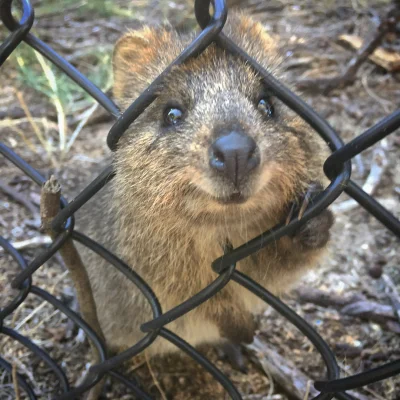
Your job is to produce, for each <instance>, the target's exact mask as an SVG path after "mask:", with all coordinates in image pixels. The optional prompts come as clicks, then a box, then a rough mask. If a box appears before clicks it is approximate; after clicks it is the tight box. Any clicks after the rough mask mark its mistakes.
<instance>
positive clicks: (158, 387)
mask: <svg viewBox="0 0 400 400" xmlns="http://www.w3.org/2000/svg"><path fill="white" fill-rule="evenodd" d="M144 357H145V359H146V364H147V368H148V370H149V372H150V375H151V377H152V379H153V382H154V384H155V385H156V388H157V389H158V391H159V392H160V395H161V398H162V399H163V400H167V396H166V395H165V393H164V390H163V388H162V387H161V385H160V382H159V381H158V379H157V377H156V375H155V374H154V371H153V368H151V365H150V361H149V356H148V354H147V351H146V350H145V351H144Z"/></svg>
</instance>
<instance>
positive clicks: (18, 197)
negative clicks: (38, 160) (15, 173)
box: [0, 180, 38, 218]
mask: <svg viewBox="0 0 400 400" xmlns="http://www.w3.org/2000/svg"><path fill="white" fill-rule="evenodd" d="M0 190H1V191H2V192H4V193H5V194H7V195H8V196H10V197H12V198H13V199H14V200H15V201H17V202H18V203H20V204H22V205H23V206H24V207H25V208H26V209H27V210H28V211H30V212H31V214H32V216H33V217H34V218H36V217H38V210H37V208H36V207H35V206H34V205H33V204H32V203H31V202H30V201H29V200H28V198H27V197H25V196H24V195H23V194H21V193H19V192H18V191H17V190H15V189H14V188H12V187H11V186H9V185H7V184H6V183H5V182H4V181H3V180H0Z"/></svg>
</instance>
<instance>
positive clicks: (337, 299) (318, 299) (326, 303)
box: [295, 288, 366, 308]
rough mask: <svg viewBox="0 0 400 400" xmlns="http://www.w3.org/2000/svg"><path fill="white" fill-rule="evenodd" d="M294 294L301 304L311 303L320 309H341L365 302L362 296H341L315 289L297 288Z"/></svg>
mask: <svg viewBox="0 0 400 400" xmlns="http://www.w3.org/2000/svg"><path fill="white" fill-rule="evenodd" d="M295 293H296V295H297V297H298V299H299V301H300V302H301V303H312V304H315V305H317V306H321V307H334V308H342V307H344V306H346V305H348V304H351V303H355V302H357V301H364V300H366V297H365V296H363V295H362V294H354V295H351V296H343V295H338V294H335V293H329V292H324V291H323V290H319V289H315V288H297V289H296V291H295Z"/></svg>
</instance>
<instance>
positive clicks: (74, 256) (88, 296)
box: [40, 176, 104, 400]
mask: <svg viewBox="0 0 400 400" xmlns="http://www.w3.org/2000/svg"><path fill="white" fill-rule="evenodd" d="M60 197H61V186H60V184H59V183H58V181H57V180H56V178H55V177H54V176H51V177H50V179H49V180H48V181H46V182H45V184H44V185H43V188H42V195H41V199H40V215H41V219H42V225H41V229H42V231H43V232H44V233H47V234H48V235H49V236H50V237H51V238H52V239H53V240H54V239H55V238H56V237H57V233H56V232H54V231H53V230H52V228H51V223H52V221H53V219H54V217H55V216H56V215H57V213H58V212H59V210H60ZM59 252H60V254H61V256H62V258H63V260H64V263H65V265H66V267H67V269H68V271H69V274H70V277H71V279H72V281H73V283H74V286H75V289H76V295H77V298H78V303H79V308H80V312H81V314H82V317H83V319H84V320H85V321H86V322H87V323H88V324H89V325H90V327H91V328H92V329H93V330H94V331H95V332H96V334H97V335H98V336H99V337H100V338H101V339H102V340H103V341H104V336H103V333H102V331H101V328H100V324H99V321H98V318H97V311H96V305H95V302H94V298H93V293H92V288H91V286H90V282H89V277H88V275H87V272H86V269H85V267H84V265H83V263H82V260H81V257H80V255H79V253H78V251H77V250H76V247H75V244H74V242H73V241H72V239H68V240H67V241H66V242H65V243H64V245H63V246H62V247H61V249H60V250H59ZM90 345H91V348H92V352H93V358H94V363H95V364H96V363H98V362H100V361H101V360H100V354H99V352H98V350H97V348H96V347H95V346H94V345H93V344H92V343H91V342H90ZM102 387H103V381H101V382H99V383H98V384H97V385H96V386H95V387H93V388H92V389H91V390H90V392H89V395H88V399H92V400H94V399H97V398H98V396H99V394H100V392H101V390H102Z"/></svg>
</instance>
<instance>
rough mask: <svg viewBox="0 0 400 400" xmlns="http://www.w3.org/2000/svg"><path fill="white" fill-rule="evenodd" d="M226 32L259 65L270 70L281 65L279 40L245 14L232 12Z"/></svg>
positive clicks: (229, 15) (225, 28)
mask: <svg viewBox="0 0 400 400" xmlns="http://www.w3.org/2000/svg"><path fill="white" fill-rule="evenodd" d="M224 32H226V34H227V35H228V36H229V37H230V38H231V39H232V40H233V41H234V42H235V43H236V44H237V45H238V46H240V47H241V48H242V49H243V50H245V51H246V52H247V53H248V54H249V55H250V56H251V57H253V58H254V59H255V60H256V61H257V62H258V63H260V64H261V65H263V66H264V67H266V68H267V69H269V70H273V69H275V67H276V66H277V65H279V64H280V63H281V54H280V51H279V40H278V38H277V37H274V36H272V35H270V34H269V33H268V32H267V31H266V30H265V28H264V27H263V26H262V24H261V23H260V22H257V21H255V20H254V19H252V18H251V17H249V16H248V15H246V14H244V13H243V12H237V11H235V12H231V13H230V14H228V20H227V23H226V25H225V27H224Z"/></svg>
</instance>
